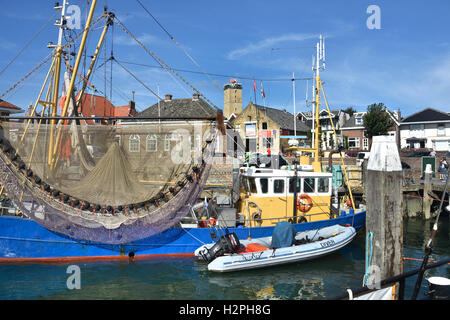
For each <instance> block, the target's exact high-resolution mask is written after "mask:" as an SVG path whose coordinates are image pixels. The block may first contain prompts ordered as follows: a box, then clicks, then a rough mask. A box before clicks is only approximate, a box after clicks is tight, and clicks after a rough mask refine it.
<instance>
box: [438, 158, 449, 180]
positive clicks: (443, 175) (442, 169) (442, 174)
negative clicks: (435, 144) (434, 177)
mask: <svg viewBox="0 0 450 320" xmlns="http://www.w3.org/2000/svg"><path fill="white" fill-rule="evenodd" d="M447 170H448V162H447V159H446V158H445V157H443V158H442V159H441V161H439V179H440V180H441V181H445V180H447Z"/></svg>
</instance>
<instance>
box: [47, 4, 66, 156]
mask: <svg viewBox="0 0 450 320" xmlns="http://www.w3.org/2000/svg"><path fill="white" fill-rule="evenodd" d="M66 5H67V0H63V4H62V6H59V4H56V5H55V7H54V9H55V10H61V18H60V20H58V21H56V24H55V25H56V26H57V27H59V32H58V44H57V45H56V46H54V45H52V44H49V46H48V47H49V48H54V49H55V53H56V54H55V57H54V82H53V93H52V101H51V103H50V106H51V112H50V113H51V116H52V117H56V115H57V112H58V93H59V82H60V76H61V56H62V53H63V48H62V39H63V33H64V28H65V26H66V17H65V16H66ZM55 125H56V120H54V119H53V120H50V137H49V146H50V148H49V149H48V164H51V162H50V161H51V156H52V153H51V150H52V148H51V146H53V143H54V142H53V135H54V130H55Z"/></svg>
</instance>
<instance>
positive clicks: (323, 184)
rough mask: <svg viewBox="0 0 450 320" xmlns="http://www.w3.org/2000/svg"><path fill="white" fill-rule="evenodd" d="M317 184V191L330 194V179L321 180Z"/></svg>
mask: <svg viewBox="0 0 450 320" xmlns="http://www.w3.org/2000/svg"><path fill="white" fill-rule="evenodd" d="M317 180H318V184H317V191H318V192H319V193H328V191H329V190H330V179H329V178H319V179H317Z"/></svg>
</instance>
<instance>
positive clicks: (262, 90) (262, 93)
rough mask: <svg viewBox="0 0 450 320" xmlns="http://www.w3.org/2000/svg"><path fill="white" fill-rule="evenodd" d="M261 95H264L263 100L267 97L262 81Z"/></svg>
mask: <svg viewBox="0 0 450 320" xmlns="http://www.w3.org/2000/svg"><path fill="white" fill-rule="evenodd" d="M261 95H262V97H263V99H264V98H265V97H266V94H265V93H264V88H263V85H262V81H261Z"/></svg>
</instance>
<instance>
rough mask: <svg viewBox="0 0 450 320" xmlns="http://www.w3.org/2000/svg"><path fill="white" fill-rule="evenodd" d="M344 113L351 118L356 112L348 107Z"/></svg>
mask: <svg viewBox="0 0 450 320" xmlns="http://www.w3.org/2000/svg"><path fill="white" fill-rule="evenodd" d="M344 112H345V113H348V114H349V115H350V117H351V116H352V115H353V114H354V113H355V112H356V110H355V109H353V107H348V108H347V109H345V110H344Z"/></svg>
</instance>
